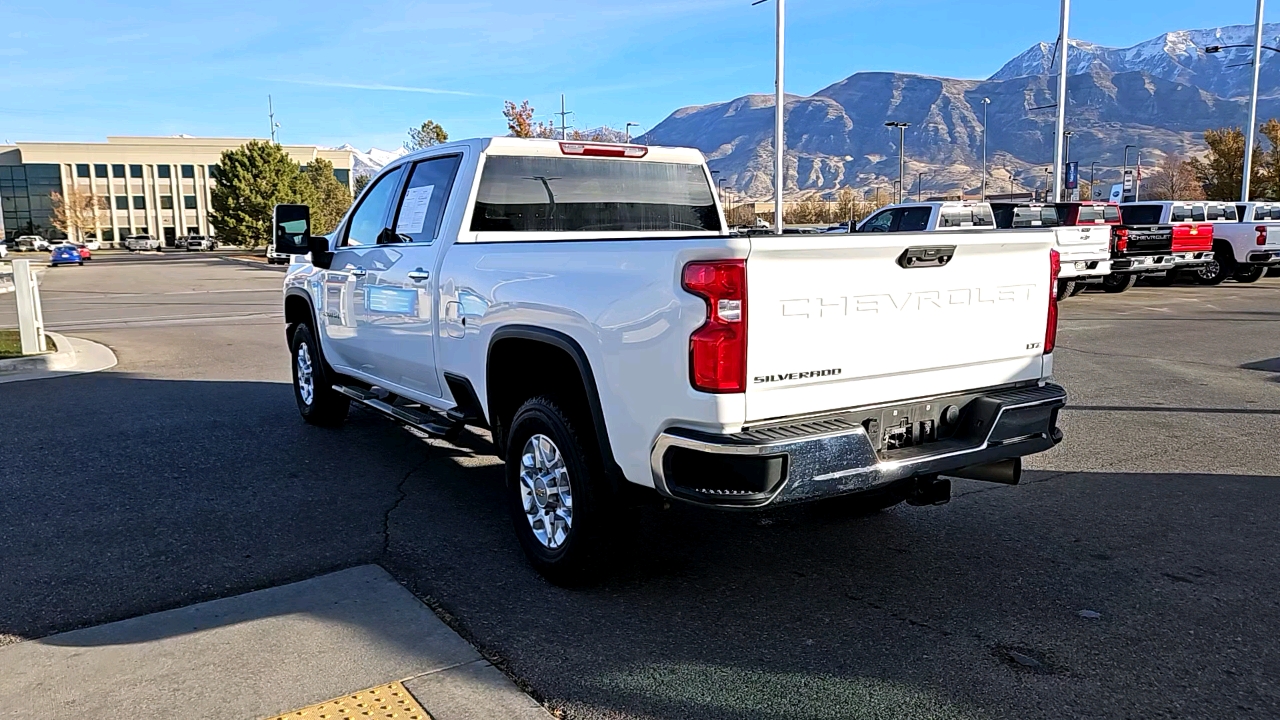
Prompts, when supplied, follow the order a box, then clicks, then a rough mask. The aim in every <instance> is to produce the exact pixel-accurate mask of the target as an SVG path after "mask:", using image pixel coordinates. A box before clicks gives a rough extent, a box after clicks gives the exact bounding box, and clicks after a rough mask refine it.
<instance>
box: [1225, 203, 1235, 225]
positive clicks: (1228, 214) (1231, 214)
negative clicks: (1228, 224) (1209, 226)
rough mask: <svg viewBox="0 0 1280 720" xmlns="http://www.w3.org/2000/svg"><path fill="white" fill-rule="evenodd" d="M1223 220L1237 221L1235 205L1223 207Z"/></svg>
mask: <svg viewBox="0 0 1280 720" xmlns="http://www.w3.org/2000/svg"><path fill="white" fill-rule="evenodd" d="M1222 219H1223V220H1232V221H1234V220H1235V219H1236V206H1235V205H1224V206H1222Z"/></svg>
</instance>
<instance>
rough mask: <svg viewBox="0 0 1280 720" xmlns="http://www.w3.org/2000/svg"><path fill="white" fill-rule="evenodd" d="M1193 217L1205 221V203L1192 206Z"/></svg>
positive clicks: (1197, 220) (1195, 219)
mask: <svg viewBox="0 0 1280 720" xmlns="http://www.w3.org/2000/svg"><path fill="white" fill-rule="evenodd" d="M1191 219H1192V220H1194V221H1196V222H1204V206H1203V205H1192V206H1191Z"/></svg>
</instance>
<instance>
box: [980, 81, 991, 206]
mask: <svg viewBox="0 0 1280 720" xmlns="http://www.w3.org/2000/svg"><path fill="white" fill-rule="evenodd" d="M990 105H991V98H989V97H984V98H982V201H983V202H986V200H987V108H988V107H989V106H990Z"/></svg>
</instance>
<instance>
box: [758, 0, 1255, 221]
mask: <svg viewBox="0 0 1280 720" xmlns="http://www.w3.org/2000/svg"><path fill="white" fill-rule="evenodd" d="M774 1H775V2H776V3H777V5H778V28H777V34H778V47H777V54H778V57H777V63H778V70H777V74H778V77H777V80H776V83H775V84H776V87H775V97H774V108H773V150H774V158H773V232H774V234H775V235H781V234H782V186H783V185H784V184H785V182H786V171H787V165H786V155H787V139H786V136H785V135H784V134H783V127H782V113H783V110H784V106H785V104H786V95H784V94H783V92H782V44H783V43H782V40H783V35H784V33H785V25H784V20H785V15H786V10H785V5H786V0H774ZM1258 1H1259V2H1261V1H1262V0H1258Z"/></svg>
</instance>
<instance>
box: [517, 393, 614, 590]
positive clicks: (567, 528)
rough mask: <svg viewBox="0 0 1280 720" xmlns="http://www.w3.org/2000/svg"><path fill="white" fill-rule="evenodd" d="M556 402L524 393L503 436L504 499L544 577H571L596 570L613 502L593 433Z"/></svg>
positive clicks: (526, 549) (582, 577) (556, 579)
mask: <svg viewBox="0 0 1280 720" xmlns="http://www.w3.org/2000/svg"><path fill="white" fill-rule="evenodd" d="M577 427H578V426H577V425H576V424H575V421H574V419H573V418H571V417H570V416H569V415H568V414H567V413H566V412H565V411H564V410H563V409H562V408H561V406H560V405H559V404H557V403H556V401H554V400H552V399H551V398H547V397H535V398H532V399H530V400H527V401H526V402H525V403H524V404H523V405H521V406H520V409H519V410H517V411H516V413H515V417H514V418H513V419H512V420H511V431H510V433H509V435H508V440H507V453H506V457H507V461H506V469H507V502H508V508H509V510H510V513H511V522H512V525H513V526H514V529H515V533H516V537H517V538H518V539H519V541H520V547H521V548H522V549H523V550H524V553H525V556H526V557H528V559H529V563H530V564H531V565H533V567H534V569H536V570H537V571H538V572H539V573H541V574H542V576H543V577H545V578H547V579H548V580H550V581H551V582H553V583H557V584H576V583H579V582H582V581H584V580H588V579H590V578H591V577H593V576H594V575H595V573H596V572H597V571H598V569H599V566H600V559H601V558H602V557H603V556H604V555H605V553H606V551H607V545H608V538H609V533H608V528H609V526H610V523H611V517H612V514H613V510H614V509H615V508H614V502H613V498H612V493H610V492H609V486H608V484H607V481H606V479H605V477H604V469H603V463H602V462H601V461H600V459H599V458H598V457H597V455H598V454H599V453H598V452H596V451H594V450H593V449H592V448H594V447H595V446H594V443H593V441H592V438H591V437H590V436H589V435H587V436H584V435H580V434H579V430H578V429H577Z"/></svg>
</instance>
